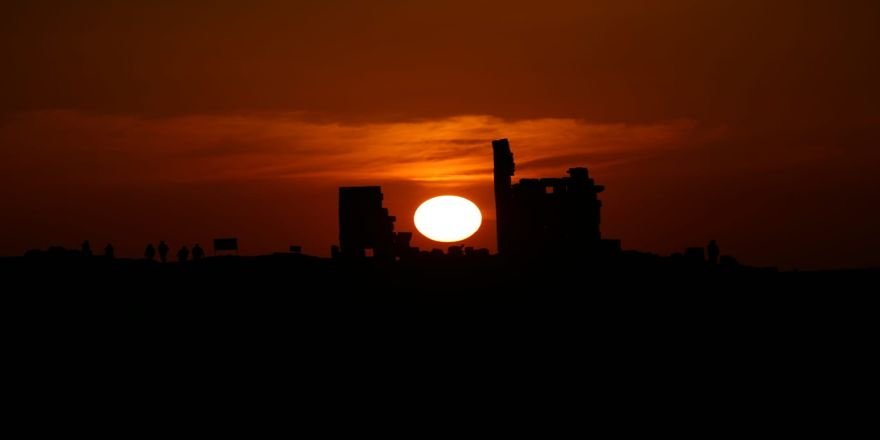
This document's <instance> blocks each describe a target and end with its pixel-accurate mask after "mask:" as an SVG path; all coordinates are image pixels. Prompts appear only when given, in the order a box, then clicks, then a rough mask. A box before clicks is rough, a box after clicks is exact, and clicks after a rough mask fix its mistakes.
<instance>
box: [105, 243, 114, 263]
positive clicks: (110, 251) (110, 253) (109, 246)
mask: <svg viewBox="0 0 880 440" xmlns="http://www.w3.org/2000/svg"><path fill="white" fill-rule="evenodd" d="M115 256H116V254H115V252H114V251H113V245H112V244H110V243H107V246H104V258H107V259H108V260H112V259H113V257H115Z"/></svg>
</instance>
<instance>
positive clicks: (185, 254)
mask: <svg viewBox="0 0 880 440" xmlns="http://www.w3.org/2000/svg"><path fill="white" fill-rule="evenodd" d="M188 259H189V249H187V248H186V246H183V247H182V248H180V250H179V251H177V261H179V262H181V263H183V262H185V261H186V260H188Z"/></svg>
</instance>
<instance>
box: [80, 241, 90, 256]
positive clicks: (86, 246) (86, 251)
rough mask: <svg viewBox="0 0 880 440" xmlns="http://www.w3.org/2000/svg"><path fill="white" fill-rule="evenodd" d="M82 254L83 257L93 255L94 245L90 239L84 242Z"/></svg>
mask: <svg viewBox="0 0 880 440" xmlns="http://www.w3.org/2000/svg"><path fill="white" fill-rule="evenodd" d="M82 256H83V257H91V256H92V245H91V243H89V241H88V240H86V241H84V242H82Z"/></svg>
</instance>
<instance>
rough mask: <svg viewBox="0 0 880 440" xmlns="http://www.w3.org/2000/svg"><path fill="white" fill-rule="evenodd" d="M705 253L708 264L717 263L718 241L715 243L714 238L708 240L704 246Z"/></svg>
mask: <svg viewBox="0 0 880 440" xmlns="http://www.w3.org/2000/svg"><path fill="white" fill-rule="evenodd" d="M706 253H707V254H709V255H708V256H709V263H710V264H718V254H719V253H720V251H719V249H718V243H716V242H715V240H709V245H708V246H706Z"/></svg>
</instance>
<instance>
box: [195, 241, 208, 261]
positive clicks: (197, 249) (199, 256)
mask: <svg viewBox="0 0 880 440" xmlns="http://www.w3.org/2000/svg"><path fill="white" fill-rule="evenodd" d="M192 255H193V261H196V260H201V259H202V257H204V256H205V250H204V249H202V247H201V246H199V244H198V243H196V245H195V246H193V250H192Z"/></svg>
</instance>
